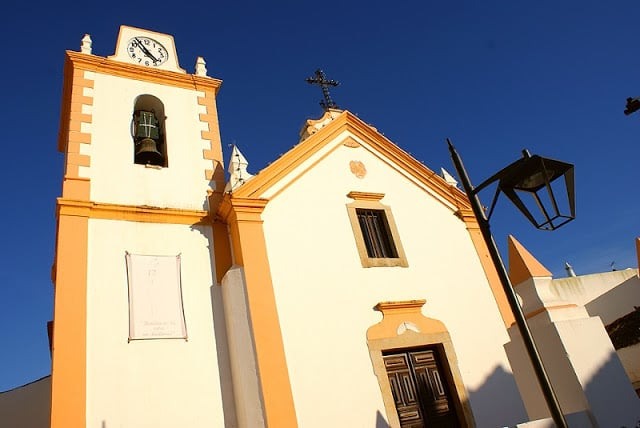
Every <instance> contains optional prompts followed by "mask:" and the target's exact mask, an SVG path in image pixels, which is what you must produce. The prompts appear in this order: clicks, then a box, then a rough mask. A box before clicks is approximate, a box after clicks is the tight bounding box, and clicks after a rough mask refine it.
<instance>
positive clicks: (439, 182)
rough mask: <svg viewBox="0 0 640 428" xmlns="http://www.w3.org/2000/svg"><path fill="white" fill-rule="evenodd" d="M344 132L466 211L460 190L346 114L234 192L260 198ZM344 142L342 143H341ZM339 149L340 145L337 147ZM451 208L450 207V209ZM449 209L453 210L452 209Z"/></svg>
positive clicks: (467, 206)
mask: <svg viewBox="0 0 640 428" xmlns="http://www.w3.org/2000/svg"><path fill="white" fill-rule="evenodd" d="M344 131H348V132H350V133H351V134H352V135H354V136H356V137H358V138H360V139H362V140H363V141H366V142H367V143H368V144H370V145H371V146H372V148H373V149H375V150H377V151H378V152H380V153H381V154H382V156H385V157H386V158H388V159H390V160H391V161H392V162H394V163H395V164H397V165H399V167H400V168H402V170H403V171H405V172H406V173H408V174H409V175H410V176H412V177H413V178H414V179H416V180H417V181H418V182H420V183H422V184H423V185H424V186H426V187H427V188H428V189H430V190H431V191H433V193H434V194H436V195H438V196H439V197H440V198H442V199H443V200H445V201H447V202H448V203H449V204H450V205H451V206H453V207H457V208H469V207H470V205H469V201H468V200H467V198H466V196H465V195H464V193H462V191H460V190H459V189H458V188H456V187H455V186H450V185H449V184H448V183H447V182H446V181H445V180H444V179H443V178H442V177H440V176H439V175H438V174H437V173H435V172H433V171H431V170H430V169H429V168H427V167H426V166H425V165H423V164H422V163H420V162H419V161H417V160H416V159H414V158H413V157H412V156H411V155H409V154H408V153H406V152H405V151H403V150H402V149H400V148H399V147H398V146H396V145H395V144H393V143H392V142H391V141H389V140H388V139H387V138H385V137H384V136H383V135H381V134H380V133H378V132H377V131H376V130H375V128H373V127H371V126H369V125H367V124H366V123H364V122H362V121H361V120H360V119H359V118H358V117H356V116H354V115H353V114H351V113H350V112H348V111H344V112H342V113H341V114H340V115H338V116H336V117H335V118H334V119H333V120H332V121H330V122H329V123H328V124H327V125H326V126H324V127H323V128H322V129H320V130H318V131H317V132H316V133H314V134H313V135H311V136H309V137H308V138H307V139H305V140H304V141H302V142H301V143H299V144H298V145H296V146H295V147H293V148H292V149H291V150H289V151H288V152H287V153H285V154H284V155H282V156H281V157H280V158H278V159H277V160H276V161H274V162H273V163H271V164H270V165H269V166H267V167H266V168H264V169H263V170H262V171H260V173H259V174H257V175H256V176H255V177H253V178H252V179H251V180H250V181H248V182H247V183H245V184H244V185H242V186H241V187H240V188H238V189H237V190H236V191H235V194H236V195H237V196H240V197H262V196H263V195H264V194H265V192H266V191H267V190H269V189H270V188H271V187H272V186H274V185H275V184H276V183H278V182H279V181H280V180H281V179H282V178H284V177H285V176H286V175H287V174H289V173H290V172H292V171H293V170H294V169H295V168H297V167H299V166H300V165H301V164H302V163H303V162H305V161H307V160H308V159H309V158H310V157H311V156H313V155H315V154H316V153H317V152H318V151H319V150H320V149H322V148H323V147H324V146H326V145H327V144H330V143H332V142H334V140H335V139H336V138H337V137H338V136H339V135H340V134H341V133H343V132H344ZM341 141H344V140H341ZM338 146H340V147H342V144H338ZM450 208H451V207H450ZM452 210H453V209H452Z"/></svg>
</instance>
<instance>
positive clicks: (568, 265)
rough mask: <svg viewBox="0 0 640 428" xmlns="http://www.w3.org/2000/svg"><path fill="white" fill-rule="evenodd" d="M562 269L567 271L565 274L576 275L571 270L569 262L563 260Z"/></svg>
mask: <svg viewBox="0 0 640 428" xmlns="http://www.w3.org/2000/svg"><path fill="white" fill-rule="evenodd" d="M564 270H566V271H567V276H576V273H575V272H574V271H573V266H571V265H570V264H569V262H564Z"/></svg>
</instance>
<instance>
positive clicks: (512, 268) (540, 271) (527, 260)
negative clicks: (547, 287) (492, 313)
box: [508, 235, 553, 286]
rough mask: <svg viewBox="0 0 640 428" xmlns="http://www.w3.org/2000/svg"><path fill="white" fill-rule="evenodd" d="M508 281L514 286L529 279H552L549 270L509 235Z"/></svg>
mask: <svg viewBox="0 0 640 428" xmlns="http://www.w3.org/2000/svg"><path fill="white" fill-rule="evenodd" d="M508 241H509V242H508V243H509V279H510V280H511V283H512V284H513V285H514V286H517V285H518V284H522V283H523V282H524V281H526V280H527V279H529V278H540V277H547V276H548V277H552V276H553V274H552V273H551V272H549V269H547V268H546V267H544V266H543V265H542V263H540V262H539V261H538V260H537V259H536V258H535V257H533V255H532V254H531V253H530V252H529V251H527V249H526V248H525V247H524V245H522V244H521V243H520V242H518V240H517V239H516V238H514V237H513V236H512V235H509V238H508Z"/></svg>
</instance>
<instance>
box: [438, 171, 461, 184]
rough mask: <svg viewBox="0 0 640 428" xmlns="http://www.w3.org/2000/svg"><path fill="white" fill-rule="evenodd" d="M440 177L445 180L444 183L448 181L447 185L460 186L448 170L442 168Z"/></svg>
mask: <svg viewBox="0 0 640 428" xmlns="http://www.w3.org/2000/svg"><path fill="white" fill-rule="evenodd" d="M440 176H441V177H442V178H444V181H446V182H447V184H449V185H450V186H457V185H458V182H457V181H456V179H455V178H453V176H452V175H451V174H449V172H448V171H447V170H446V169H444V168H440Z"/></svg>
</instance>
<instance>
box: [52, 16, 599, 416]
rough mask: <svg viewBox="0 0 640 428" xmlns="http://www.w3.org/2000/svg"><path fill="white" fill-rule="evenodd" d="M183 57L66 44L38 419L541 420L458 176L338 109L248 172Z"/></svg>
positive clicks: (145, 36) (210, 94)
mask: <svg viewBox="0 0 640 428" xmlns="http://www.w3.org/2000/svg"><path fill="white" fill-rule="evenodd" d="M178 49H179V46H176V45H175V44H174V39H173V37H172V36H170V35H167V34H162V33H157V32H153V31H148V30H144V29H139V28H134V27H129V26H122V27H121V28H120V33H119V35H118V39H117V41H116V46H115V53H114V54H113V55H112V56H108V57H101V56H96V55H93V54H92V41H91V38H90V36H88V35H87V36H85V37H84V38H83V39H82V42H81V48H80V51H78V52H77V51H68V52H67V53H66V59H65V66H64V84H63V100H62V109H61V122H60V132H59V140H58V149H59V150H60V151H61V152H62V153H63V155H64V157H65V165H64V173H63V177H62V191H61V196H60V197H59V198H58V200H57V211H56V213H57V238H56V253H55V260H54V266H53V271H52V276H53V282H54V288H55V297H54V318H53V322H52V325H51V343H52V375H51V397H50V399H51V401H50V420H49V423H50V426H51V427H52V428H80V427H98V428H116V427H118V428H119V427H127V428H143V427H153V428H161V427H167V428H169V427H171V428H174V427H194V428H195V427H243V428H244V427H247V428H260V427H269V428H289V427H302V428H315V427H317V428H320V427H323V428H324V427H350V428H351V427H366V428H371V427H376V428H383V427H394V428H396V427H403V428H418V427H507V426H509V427H514V426H516V425H517V424H520V423H523V422H526V421H527V420H529V419H530V418H531V416H532V414H533V413H532V412H538V410H536V408H535V406H533V407H532V406H531V405H529V406H525V403H524V402H523V398H522V397H524V399H525V400H536V399H539V397H538V398H536V397H532V398H530V399H529V398H527V397H528V395H527V394H526V393H525V394H521V392H522V391H521V390H519V389H518V386H520V387H521V389H522V388H523V386H522V385H528V383H527V382H528V380H527V379H524V380H522V378H518V379H516V376H514V374H513V370H515V367H516V365H515V364H513V361H514V360H513V359H512V358H511V357H508V356H507V352H508V351H509V345H508V344H509V343H510V342H511V341H512V338H513V334H511V331H510V330H509V328H510V327H511V326H512V325H513V324H514V317H513V314H512V313H511V311H510V309H509V305H508V304H507V300H506V296H505V294H504V292H503V289H502V287H501V285H500V281H499V280H498V276H497V273H496V271H495V267H494V266H493V264H492V262H491V259H490V257H489V254H488V250H487V247H486V244H485V242H484V240H483V238H482V236H481V234H480V231H479V228H478V223H477V220H476V218H475V217H474V215H473V212H472V210H471V207H470V204H469V201H468V199H467V197H466V195H465V194H464V193H463V192H462V191H461V190H460V189H459V188H458V187H457V186H456V184H455V182H454V181H453V180H452V179H451V178H450V177H448V179H445V178H443V176H441V175H439V174H437V173H435V172H434V171H432V170H431V169H429V168H427V167H426V166H425V165H423V164H422V163H421V162H419V161H417V160H416V159H414V158H413V157H412V156H411V155H409V154H408V153H407V152H405V151H404V150H402V149H401V148H400V147H398V146H397V145H396V144H394V143H393V142H392V141H390V140H388V139H387V138H386V137H384V136H383V135H382V134H381V133H380V132H378V131H377V130H376V129H375V128H374V127H373V126H371V125H369V124H367V123H365V122H364V121H363V120H361V119H360V118H358V117H357V116H356V115H354V114H353V113H351V112H349V111H347V110H341V109H338V108H336V107H335V106H333V105H326V106H325V107H326V108H325V111H324V114H323V115H322V116H321V117H319V118H304V117H301V118H300V121H301V123H304V125H303V126H302V129H301V131H300V134H299V141H297V142H296V141H292V142H291V144H295V145H294V146H293V148H292V149H291V150H289V151H288V152H286V153H284V154H283V155H282V156H281V157H279V158H278V159H275V160H274V161H273V162H272V163H270V164H269V165H268V166H267V167H265V168H264V169H263V170H261V171H259V172H257V173H255V174H254V175H252V174H251V173H249V171H248V169H247V164H248V162H247V160H246V159H245V157H244V156H243V154H242V153H241V152H240V151H239V150H238V149H237V148H234V149H233V152H232V153H231V158H230V159H229V160H228V162H224V161H225V160H224V159H223V154H222V145H221V141H220V131H219V123H218V113H217V106H216V96H217V94H218V91H219V90H220V88H221V83H222V82H221V81H220V80H218V79H216V78H214V77H210V76H208V75H207V69H206V63H205V61H204V59H203V58H197V59H196V61H195V67H194V70H193V73H191V72H187V71H186V70H185V69H183V68H182V67H181V64H180V63H179V61H178V53H179V50H178ZM243 151H244V152H245V154H246V155H247V156H248V157H249V158H250V153H251V151H252V148H251V147H250V146H247V147H243ZM225 163H226V164H227V167H226V168H225ZM225 171H227V172H228V173H225ZM527 280H529V279H528V277H527V278H523V280H522V281H523V282H524V281H527ZM527 284H528V283H527ZM532 284H533V282H532ZM534 286H535V284H533V285H531V286H530V288H531V289H533V288H534ZM525 287H529V285H526V284H525ZM523 289H524V288H523ZM565 306H566V305H565ZM541 307H542V306H541ZM544 309H545V308H543V309H541V310H540V312H541V311H543V310H544ZM536 313H538V312H536ZM576 316H577V315H576ZM585 323H586V321H585ZM583 324H584V323H583ZM594 328H595V327H594ZM585 331H586V330H585ZM589 331H591V330H589ZM510 334H511V336H510ZM554 337H555V336H554ZM554 343H555V342H554ZM567 364H568V363H567ZM512 367H513V369H512ZM523 370H524V369H523ZM516 381H518V382H516ZM532 388H533V387H532ZM576 388H577V387H576ZM530 395H531V394H529V396H530ZM581 403H582V402H581ZM580 405H582V404H580V403H578V404H576V409H578V410H579V409H580V407H579V406H580ZM585 406H586V405H585ZM530 409H534V410H530ZM47 411H49V409H47ZM528 411H529V414H528V413H527V412H528ZM543 413H544V412H538V413H535V414H536V418H542V417H544V416H545V415H544V414H543ZM592 420H595V419H592ZM535 426H550V425H535ZM594 426H596V425H594Z"/></svg>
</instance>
